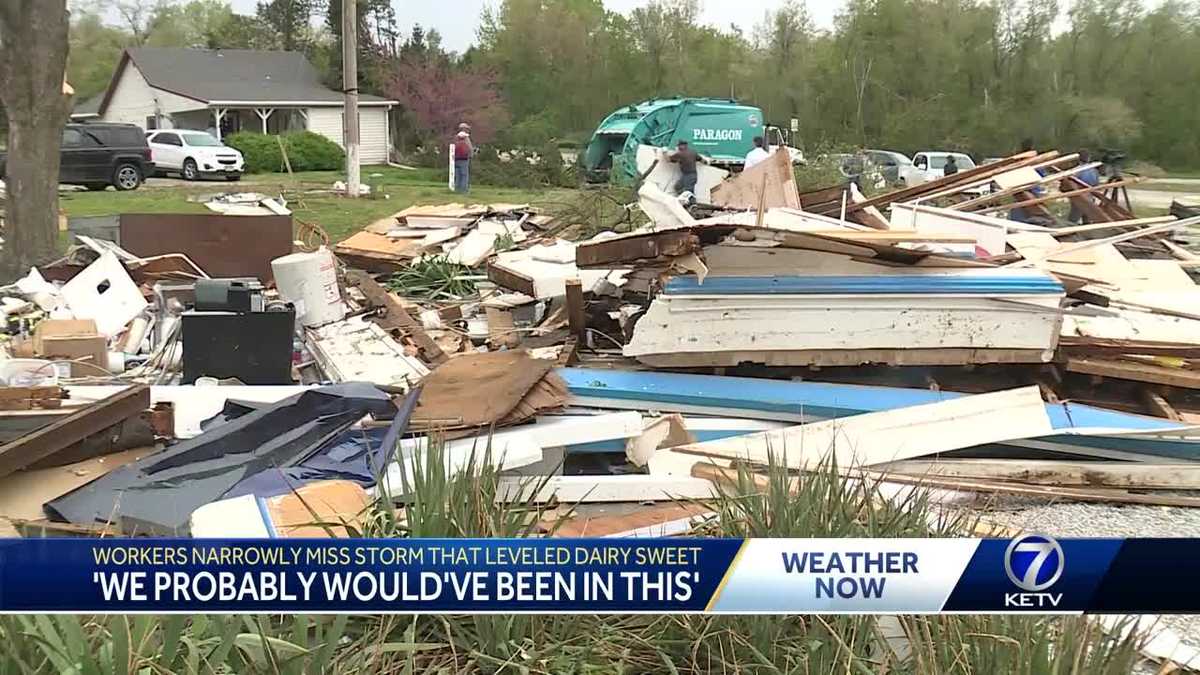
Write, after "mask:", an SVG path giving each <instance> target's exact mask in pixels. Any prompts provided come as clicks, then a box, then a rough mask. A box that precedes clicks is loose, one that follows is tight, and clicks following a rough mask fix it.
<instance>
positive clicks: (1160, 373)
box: [1066, 358, 1200, 389]
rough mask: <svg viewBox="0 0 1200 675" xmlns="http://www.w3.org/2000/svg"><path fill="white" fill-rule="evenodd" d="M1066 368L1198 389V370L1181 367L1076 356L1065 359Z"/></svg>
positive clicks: (1136, 380)
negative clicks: (1077, 357)
mask: <svg viewBox="0 0 1200 675" xmlns="http://www.w3.org/2000/svg"><path fill="white" fill-rule="evenodd" d="M1066 368H1067V370H1068V371H1070V372H1072V373H1084V374H1086V375H1099V376H1101V377H1115V378H1117V379H1121V380H1133V381H1135V382H1149V383H1151V384H1163V385H1167V386H1169V387H1182V388H1184V389H1200V372H1198V371H1195V370H1186V369H1183V368H1167V367H1165V366H1156V365H1153V364H1150V363H1132V362H1126V361H1107V360H1100V359H1076V358H1070V359H1067V364H1066Z"/></svg>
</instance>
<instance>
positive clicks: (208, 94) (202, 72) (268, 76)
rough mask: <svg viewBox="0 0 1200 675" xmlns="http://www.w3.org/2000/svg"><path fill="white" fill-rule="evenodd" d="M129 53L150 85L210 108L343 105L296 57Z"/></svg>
mask: <svg viewBox="0 0 1200 675" xmlns="http://www.w3.org/2000/svg"><path fill="white" fill-rule="evenodd" d="M127 53H128V55H129V57H130V58H131V59H132V60H133V63H134V64H135V65H136V66H137V69H138V70H139V71H141V73H142V76H144V77H145V78H146V81H147V82H148V83H149V84H150V86H152V87H155V88H156V89H163V90H165V91H170V92H173V93H176V94H179V95H181V96H186V97H188V98H194V99H196V100H198V101H204V102H206V103H207V102H211V101H240V102H241V101H244V102H262V103H267V102H286V101H305V102H327V103H341V101H342V93H341V92H338V91H334V90H332V89H329V88H328V87H326V86H325V85H323V84H322V83H321V78H320V75H319V74H318V73H317V70H316V69H315V68H313V67H312V64H310V63H309V62H308V60H307V59H305V58H304V55H303V54H300V53H297V52H278V51H258V50H251V49H221V50H208V49H171V48H164V47H136V48H131V49H128V50H127ZM359 99H360V101H362V102H365V103H370V102H373V101H374V102H379V101H384V100H385V99H382V98H380V97H378V96H367V95H362V96H360V97H359Z"/></svg>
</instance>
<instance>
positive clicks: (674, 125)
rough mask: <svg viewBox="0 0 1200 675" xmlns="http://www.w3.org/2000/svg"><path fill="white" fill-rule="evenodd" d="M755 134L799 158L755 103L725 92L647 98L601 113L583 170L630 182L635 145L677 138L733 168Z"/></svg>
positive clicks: (670, 144) (597, 177) (634, 174)
mask: <svg viewBox="0 0 1200 675" xmlns="http://www.w3.org/2000/svg"><path fill="white" fill-rule="evenodd" d="M755 136H763V137H764V138H765V139H766V140H767V141H768V143H769V144H770V145H771V147H772V148H776V147H779V148H780V149H781V151H783V149H785V148H786V152H787V153H788V154H789V155H791V157H792V163H793V164H796V163H801V162H803V161H804V155H803V154H802V153H801V152H800V151H799V150H797V149H796V148H793V147H789V146H788V145H787V144H786V143H785V142H784V135H783V132H782V131H781V130H780V129H779V128H778V127H772V126H766V125H765V124H764V122H763V114H762V110H761V109H759V108H756V107H754V106H748V105H742V104H740V103H738V102H737V101H736V100H734V99H728V98H659V99H650V100H648V101H643V102H641V103H637V104H634V105H628V106H625V107H623V108H621V109H619V110H617V111H616V112H613V113H612V114H610V115H609V116H608V117H606V118H604V121H603V122H601V123H600V127H599V128H598V129H596V133H594V134H592V139H591V141H589V142H588V146H587V149H586V150H585V151H584V154H583V161H582V165H583V169H584V176H585V178H586V179H587V180H588V181H589V182H593V183H602V182H605V181H610V180H611V181H613V182H615V183H620V184H631V183H633V182H635V181H636V180H637V178H638V175H639V172H638V167H637V151H638V146H641V145H649V146H653V147H656V148H670V149H673V148H674V147H675V146H676V145H677V144H678V143H679V141H687V142H688V144H689V145H690V146H691V147H692V149H693V150H695V151H696V152H698V153H700V154H701V155H703V156H705V157H707V158H709V159H710V160H711V161H712V163H713V164H714V165H716V166H721V167H723V168H729V169H733V170H737V169H739V168H740V167H741V165H742V164H743V163H744V162H745V159H746V153H748V152H750V149H751V148H753V147H754V137H755Z"/></svg>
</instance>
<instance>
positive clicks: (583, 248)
mask: <svg viewBox="0 0 1200 675" xmlns="http://www.w3.org/2000/svg"><path fill="white" fill-rule="evenodd" d="M699 250H700V238H699V237H697V236H696V235H695V234H694V233H693V232H692V230H690V229H682V230H669V231H666V232H652V233H650V234H638V235H633V236H626V237H616V238H613V239H604V240H602V241H595V242H588V243H584V244H580V245H579V246H578V247H576V249H575V264H576V265H578V266H579V267H594V266H608V265H612V264H613V263H632V262H637V261H643V260H665V259H670V258H677V257H679V256H683V255H687V254H689V253H696V252H698V251H699Z"/></svg>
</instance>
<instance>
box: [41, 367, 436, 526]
mask: <svg viewBox="0 0 1200 675" xmlns="http://www.w3.org/2000/svg"><path fill="white" fill-rule="evenodd" d="M416 397H417V392H416V391H413V392H411V393H410V394H409V395H408V398H407V399H406V400H405V402H404V404H403V405H402V406H401V410H400V411H399V412H397V410H396V406H395V405H394V404H393V403H392V401H391V399H390V398H389V397H388V395H387V394H386V393H384V392H383V391H380V390H379V389H377V388H376V387H375V386H373V385H370V384H360V383H354V384H340V385H334V386H330V387H321V388H319V389H310V390H308V391H305V392H302V393H300V394H297V395H295V396H292V397H289V398H287V399H284V400H283V401H280V402H278V403H275V404H271V405H269V406H265V407H262V408H258V409H252V408H250V407H248V406H243V405H239V404H236V403H235V404H233V405H231V406H227V407H226V409H225V410H224V411H223V412H222V414H221V415H220V416H219V418H221V419H214V420H212V422H214V424H210V425H209V426H208V428H207V430H206V431H205V432H204V433H203V434H201V435H199V436H197V437H195V438H191V439H188V440H185V441H182V442H180V443H177V444H175V445H174V446H171V447H170V448H168V449H166V450H164V451H163V452H160V453H158V454H155V455H152V456H150V457H146V458H143V459H141V460H139V461H137V462H134V463H133V464H129V465H126V466H124V467H122V468H120V469H117V470H115V471H112V472H111V473H109V474H107V475H105V476H102V477H100V478H98V479H96V480H94V481H92V482H91V483H88V484H87V485H84V486H83V487H80V488H78V489H76V490H73V491H71V492H69V493H67V494H65V495H63V496H61V497H59V498H57V499H55V500H53V501H51V502H48V503H47V504H46V505H45V511H46V513H47V515H49V516H50V518H52V519H54V520H62V521H68V522H72V523H78V524H83V525H90V524H92V523H94V522H96V521H101V522H108V521H111V520H114V519H115V520H116V522H117V523H118V524H119V525H120V527H121V530H122V531H123V532H126V533H129V534H157V535H178V534H185V533H186V532H187V529H188V518H189V517H190V516H191V514H192V511H194V510H196V508H198V507H200V506H203V505H204V504H208V503H210V502H214V501H217V500H219V499H222V498H224V497H226V496H235V495H241V494H250V493H253V494H258V495H260V496H270V495H273V494H282V493H286V492H289V491H290V490H291V488H293V487H298V486H299V485H302V484H304V483H307V482H311V481H314V480H324V479H328V478H350V479H352V480H356V481H358V482H359V483H361V484H365V485H371V484H373V483H374V481H375V477H376V476H378V475H380V474H381V473H382V472H383V470H384V467H385V466H386V465H387V463H388V461H390V459H391V455H392V453H393V452H394V451H395V447H396V443H395V438H398V437H399V434H400V433H401V432H402V431H403V429H404V428H405V427H406V426H407V423H408V416H409V415H410V414H411V412H412V409H413V407H414V406H415V405H416ZM367 414H371V415H373V416H375V417H384V418H386V417H392V416H393V415H394V418H393V424H392V425H391V426H389V427H388V429H387V430H386V432H384V433H382V434H380V433H374V432H372V431H365V432H364V431H362V430H352V429H351V427H352V426H353V425H354V424H355V423H357V422H358V421H359V420H361V419H362V418H363V416H364V415H367ZM388 436H391V437H392V440H391V441H390V442H389V441H388V439H387V438H386V437H388ZM373 439H377V442H372V441H373ZM259 490H262V491H263V492H259Z"/></svg>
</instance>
